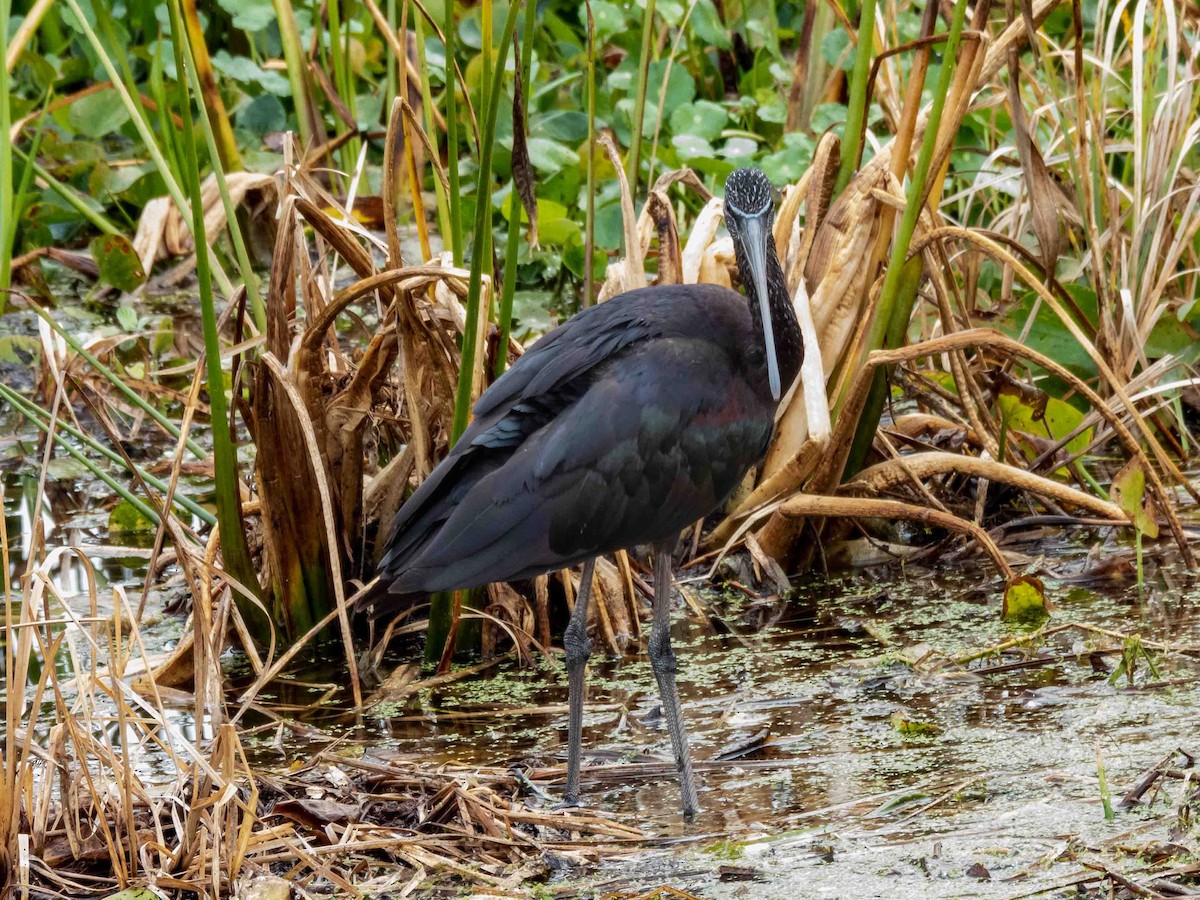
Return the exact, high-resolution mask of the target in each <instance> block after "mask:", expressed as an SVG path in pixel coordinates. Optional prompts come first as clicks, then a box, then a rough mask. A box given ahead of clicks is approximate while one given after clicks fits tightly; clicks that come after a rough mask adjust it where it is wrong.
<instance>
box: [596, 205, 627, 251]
mask: <svg viewBox="0 0 1200 900" xmlns="http://www.w3.org/2000/svg"><path fill="white" fill-rule="evenodd" d="M624 234H625V224H624V222H623V221H622V220H621V204H620V203H619V202H615V201H614V202H612V203H606V204H605V205H604V206H597V207H596V232H595V238H596V246H597V247H599V248H600V249H602V250H619V249H620V247H621V240H622V238H623V237H624Z"/></svg>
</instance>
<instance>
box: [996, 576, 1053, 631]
mask: <svg viewBox="0 0 1200 900" xmlns="http://www.w3.org/2000/svg"><path fill="white" fill-rule="evenodd" d="M1000 615H1001V617H1002V618H1003V619H1004V621H1006V622H1039V621H1041V620H1042V619H1044V618H1046V617H1047V616H1048V615H1050V606H1049V604H1048V603H1047V602H1046V588H1045V586H1044V585H1043V584H1042V582H1041V579H1040V578H1035V577H1034V576H1032V575H1021V576H1018V577H1017V578H1014V579H1013V580H1012V581H1010V582H1009V583H1008V587H1006V588H1005V589H1004V608H1003V610H1002V611H1001V613H1000Z"/></svg>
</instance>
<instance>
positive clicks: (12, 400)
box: [0, 384, 217, 525]
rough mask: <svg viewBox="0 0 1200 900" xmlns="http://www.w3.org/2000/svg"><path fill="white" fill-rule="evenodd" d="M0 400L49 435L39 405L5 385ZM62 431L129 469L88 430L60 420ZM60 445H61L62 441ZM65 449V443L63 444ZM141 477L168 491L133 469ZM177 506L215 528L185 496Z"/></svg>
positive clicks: (47, 422)
mask: <svg viewBox="0 0 1200 900" xmlns="http://www.w3.org/2000/svg"><path fill="white" fill-rule="evenodd" d="M0 399H3V400H4V401H5V402H7V403H9V404H11V405H12V407H13V409H15V410H17V412H19V413H20V414H21V415H23V416H24V417H25V418H26V419H28V420H29V421H30V422H32V423H33V424H34V426H35V427H36V428H37V429H38V430H39V431H42V432H44V433H47V434H48V433H49V430H50V414H49V413H48V412H46V411H45V410H44V409H42V408H41V407H40V406H38V405H37V404H36V403H31V402H30V401H29V400H27V399H25V398H24V397H22V396H21V395H20V394H18V393H17V392H16V391H14V390H13V389H12V388H10V387H8V385H6V384H0ZM54 427H55V428H56V429H57V430H59V431H65V432H66V433H67V434H69V435H70V436H71V437H72V438H74V439H75V440H77V441H79V442H80V443H81V444H82V445H83V446H84V447H86V448H87V449H88V450H89V451H90V452H92V453H98V454H100V455H101V456H103V457H105V458H106V459H108V460H110V461H111V462H114V463H116V464H117V465H118V466H122V467H124V468H128V465H127V463H126V460H125V458H124V457H123V456H121V454H119V453H117V452H116V451H115V450H113V449H111V448H110V447H106V446H105V445H104V444H102V443H100V442H99V441H97V440H96V439H95V438H93V437H92V436H91V435H89V434H88V433H87V432H85V431H81V430H79V429H78V428H76V427H75V426H74V425H72V424H71V423H70V422H65V421H61V422H58V423H56V425H55V426H54ZM60 443H61V442H60ZM63 446H65V444H64V445H63ZM133 474H136V475H137V477H138V478H140V479H141V480H143V481H145V482H146V484H148V485H150V486H151V487H153V488H154V489H155V490H156V491H162V492H163V493H164V494H165V493H166V491H167V488H168V485H167V483H166V482H165V481H163V480H162V479H161V478H158V477H157V476H155V475H152V474H150V473H149V472H147V471H146V470H145V469H143V468H142V467H141V466H134V472H133ZM175 504H176V505H177V506H179V507H180V509H182V510H184V511H186V512H187V513H188V514H189V515H193V516H196V517H197V518H198V519H200V520H201V521H202V522H204V523H205V524H206V525H216V524H217V519H216V517H215V516H214V515H213V514H212V513H210V512H209V511H208V510H207V509H205V508H204V507H203V506H201V505H200V504H198V503H196V501H194V500H192V499H191V498H190V497H187V496H184V495H183V494H178V493H177V494H176V495H175Z"/></svg>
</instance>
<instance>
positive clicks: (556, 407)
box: [380, 285, 720, 577]
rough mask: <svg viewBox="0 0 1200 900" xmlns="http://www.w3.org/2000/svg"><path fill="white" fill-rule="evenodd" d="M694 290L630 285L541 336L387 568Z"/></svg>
mask: <svg viewBox="0 0 1200 900" xmlns="http://www.w3.org/2000/svg"><path fill="white" fill-rule="evenodd" d="M696 287H697V286H694V285H693V286H691V290H692V291H693V292H694V291H695V290H696ZM709 287H710V286H701V289H702V290H707V289H709ZM712 290H720V289H717V288H712ZM689 298H691V302H695V299H694V297H692V296H691V294H689V293H688V289H684V288H681V287H674V288H644V289H642V290H636V291H629V292H627V293H625V294H621V295H620V296H617V297H614V298H613V299H611V300H609V301H608V302H607V303H603V304H600V305H598V306H593V307H590V308H588V309H585V310H583V311H582V312H580V313H579V314H578V315H576V316H574V317H572V318H571V319H569V320H567V321H566V322H564V323H563V324H562V325H559V326H558V327H557V328H554V329H552V330H551V331H549V332H547V333H546V334H545V335H544V336H543V337H542V338H541V339H540V340H539V341H537V343H535V344H534V345H533V346H532V347H531V348H530V349H529V351H528V352H526V353H525V354H524V355H522V356H521V357H520V358H519V359H518V360H517V361H516V362H515V363H514V364H513V365H512V367H511V368H510V369H508V371H506V372H505V373H504V374H503V375H502V376H501V377H500V378H498V379H497V380H496V382H495V383H494V384H493V385H492V386H491V387H490V388H488V389H487V391H485V392H484V394H483V396H482V397H480V398H479V400H478V401H477V402H476V404H475V408H474V414H475V419H474V420H473V421H472V423H471V424H470V426H468V428H467V430H466V431H465V432H464V433H463V435H462V437H461V438H460V439H459V440H458V442H457V443H456V444H455V445H454V447H453V449H452V450H451V451H450V453H449V455H447V457H446V458H445V459H444V460H442V462H441V463H440V464H439V465H438V466H437V467H436V468H435V469H434V470H433V472H431V473H430V474H429V477H428V478H426V479H425V480H424V481H423V482H422V483H421V485H420V486H419V487H418V488H417V490H416V491H414V492H413V494H412V496H411V497H409V498H408V500H407V501H406V502H405V504H404V506H403V507H402V508H401V509H400V511H399V512H398V513H397V514H396V517H395V519H393V521H392V529H391V536H390V538H389V543H388V550H387V553H386V554H385V555H384V557H383V559H382V560H381V562H380V570H381V571H382V572H383V573H384V576H385V577H391V576H394V575H396V574H397V573H398V572H399V571H401V570H402V569H403V568H404V565H405V562H406V560H407V559H408V557H409V556H410V555H411V554H412V552H413V551H414V550H415V549H416V548H417V547H418V546H419V545H420V544H421V543H422V542H423V541H424V540H425V539H426V537H427V536H428V535H429V534H430V533H431V531H432V530H434V529H436V528H437V527H439V526H440V525H441V523H442V522H444V521H445V518H446V516H447V515H448V514H449V507H451V506H452V505H453V501H454V496H455V495H456V494H461V493H462V491H461V489H459V488H458V487H457V486H458V485H460V483H463V484H464V485H465V484H469V483H471V482H472V481H473V479H475V478H478V477H479V476H480V474H481V469H483V470H486V469H488V468H491V467H494V465H493V463H494V460H495V457H496V456H497V455H501V454H503V453H506V452H511V450H512V448H514V447H518V446H520V445H521V443H522V442H523V441H524V440H525V439H526V438H527V437H528V436H529V435H530V434H532V433H533V432H534V431H536V430H537V429H539V428H541V427H542V426H543V425H544V424H545V423H546V422H548V421H550V420H552V419H553V418H554V417H555V416H557V415H558V414H559V413H560V412H561V411H562V410H563V409H565V408H566V407H568V406H570V405H571V404H572V403H574V402H575V401H576V400H577V399H578V398H579V396H580V395H581V394H582V393H583V392H584V391H586V389H587V386H588V376H589V375H590V374H591V373H592V372H593V370H595V369H596V367H597V366H599V365H601V364H603V363H605V362H609V361H612V360H614V359H616V358H617V357H618V356H619V355H620V354H621V353H622V352H624V351H625V350H626V349H627V348H628V347H630V346H632V345H635V344H638V343H640V342H643V341H646V340H649V339H653V338H655V337H658V336H660V335H661V334H662V332H663V329H664V325H666V324H669V323H670V321H671V316H670V309H669V307H670V306H672V305H673V304H677V303H681V302H682V303H687V302H689Z"/></svg>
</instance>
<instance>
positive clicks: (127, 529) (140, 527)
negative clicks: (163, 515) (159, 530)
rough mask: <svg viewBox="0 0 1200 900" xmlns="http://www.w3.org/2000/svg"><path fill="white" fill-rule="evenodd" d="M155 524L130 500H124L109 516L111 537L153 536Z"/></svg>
mask: <svg viewBox="0 0 1200 900" xmlns="http://www.w3.org/2000/svg"><path fill="white" fill-rule="evenodd" d="M154 528H155V526H154V523H153V522H151V521H150V520H149V519H147V518H146V517H145V516H144V515H142V514H141V512H139V511H138V508H137V507H136V506H134V505H133V504H132V503H130V502H129V501H128V500H122V501H121V502H120V503H118V504H117V505H116V506H114V507H113V511H112V512H111V513H109V514H108V533H109V534H110V535H129V534H153V533H154Z"/></svg>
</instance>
